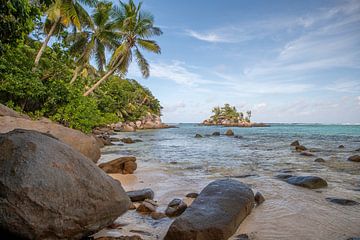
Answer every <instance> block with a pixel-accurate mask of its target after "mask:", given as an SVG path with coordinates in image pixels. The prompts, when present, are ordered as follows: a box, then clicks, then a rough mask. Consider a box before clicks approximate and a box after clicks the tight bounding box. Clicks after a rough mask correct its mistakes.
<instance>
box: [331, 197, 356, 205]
mask: <svg viewBox="0 0 360 240" xmlns="http://www.w3.org/2000/svg"><path fill="white" fill-rule="evenodd" d="M325 199H326V201H328V202H331V203H336V204H339V205H343V206H354V205H359V204H360V203H358V202H356V201H353V200H349V199H344V198H332V197H328V198H325Z"/></svg>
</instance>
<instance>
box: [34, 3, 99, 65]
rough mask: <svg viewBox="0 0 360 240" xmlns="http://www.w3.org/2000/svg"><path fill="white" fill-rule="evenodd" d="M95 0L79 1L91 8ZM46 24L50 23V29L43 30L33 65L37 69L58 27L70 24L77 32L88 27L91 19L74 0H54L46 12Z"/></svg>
mask: <svg viewBox="0 0 360 240" xmlns="http://www.w3.org/2000/svg"><path fill="white" fill-rule="evenodd" d="M96 1H97V0H81V2H82V3H84V4H86V5H89V6H93V5H94V4H95V2H96ZM46 13H47V22H50V23H51V24H50V25H51V27H50V28H49V29H46V28H45V33H46V38H45V40H44V42H43V44H42V46H41V48H40V50H39V52H38V53H37V55H36V58H35V61H34V65H35V67H37V66H38V65H39V61H40V58H41V55H42V54H43V52H44V50H45V48H46V46H47V44H48V43H49V40H50V38H51V37H52V36H53V35H54V33H55V32H56V29H58V28H59V25H62V26H63V27H65V28H66V27H68V26H69V25H70V24H72V25H74V26H75V28H76V29H77V30H80V29H81V25H82V24H84V25H85V24H86V25H90V24H91V19H90V16H89V15H88V13H87V12H86V10H85V9H84V8H83V7H82V6H81V4H80V3H79V1H76V0H55V1H54V2H53V3H52V4H51V5H50V7H49V9H48V10H47V12H46Z"/></svg>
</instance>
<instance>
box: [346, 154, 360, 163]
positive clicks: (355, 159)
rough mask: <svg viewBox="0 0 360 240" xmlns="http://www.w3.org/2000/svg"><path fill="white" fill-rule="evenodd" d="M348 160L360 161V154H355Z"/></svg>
mask: <svg viewBox="0 0 360 240" xmlns="http://www.w3.org/2000/svg"><path fill="white" fill-rule="evenodd" d="M348 161H351V162H360V155H354V156H351V157H349V158H348Z"/></svg>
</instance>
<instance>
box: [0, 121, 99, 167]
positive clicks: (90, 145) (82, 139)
mask: <svg viewBox="0 0 360 240" xmlns="http://www.w3.org/2000/svg"><path fill="white" fill-rule="evenodd" d="M19 128H20V129H27V130H34V131H38V132H42V133H46V134H51V135H52V136H54V137H56V138H57V139H59V140H60V141H62V142H64V143H66V144H67V145H69V146H71V147H72V148H74V149H75V150H77V151H79V152H81V153H82V154H84V155H85V156H86V157H88V158H89V159H91V160H92V161H93V162H97V160H98V159H99V158H100V147H99V145H98V142H97V141H96V139H95V138H94V137H93V136H88V135H86V134H84V133H82V132H80V131H78V130H74V129H71V128H67V127H64V126H62V125H60V124H57V123H53V122H51V121H50V120H48V119H43V120H36V121H33V120H30V119H25V118H18V117H9V116H4V117H0V133H6V132H10V131H12V130H14V129H19Z"/></svg>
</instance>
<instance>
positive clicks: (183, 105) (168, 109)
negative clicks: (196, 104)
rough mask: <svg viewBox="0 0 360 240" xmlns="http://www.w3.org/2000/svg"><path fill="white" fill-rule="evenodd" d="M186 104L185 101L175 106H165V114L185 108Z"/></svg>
mask: <svg viewBox="0 0 360 240" xmlns="http://www.w3.org/2000/svg"><path fill="white" fill-rule="evenodd" d="M185 107H186V104H185V103H184V102H183V101H179V102H177V103H175V104H170V105H165V106H164V110H163V112H164V113H171V112H176V111H178V110H179V109H182V108H185Z"/></svg>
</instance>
